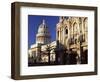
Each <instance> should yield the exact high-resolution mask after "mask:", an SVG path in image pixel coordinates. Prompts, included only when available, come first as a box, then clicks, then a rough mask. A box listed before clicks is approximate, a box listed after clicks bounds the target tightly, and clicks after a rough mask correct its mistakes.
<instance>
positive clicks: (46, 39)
mask: <svg viewBox="0 0 100 82" xmlns="http://www.w3.org/2000/svg"><path fill="white" fill-rule="evenodd" d="M50 41H51V36H50V33H49V30H48V27H47V25H46V23H45V20H43V22H42V24H40V25H39V28H38V33H37V35H36V43H41V44H48V43H50Z"/></svg>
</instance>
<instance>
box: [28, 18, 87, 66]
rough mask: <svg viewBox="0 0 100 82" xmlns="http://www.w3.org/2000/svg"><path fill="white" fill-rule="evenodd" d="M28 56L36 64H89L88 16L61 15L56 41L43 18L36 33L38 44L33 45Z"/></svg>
mask: <svg viewBox="0 0 100 82" xmlns="http://www.w3.org/2000/svg"><path fill="white" fill-rule="evenodd" d="M28 57H29V63H30V62H31V63H34V64H35V63H39V64H40V63H42V64H43V63H47V64H57V65H64V64H87V63H88V18H87V17H59V22H58V23H57V24H56V41H53V42H51V36H50V32H49V30H48V27H47V25H46V23H45V21H44V20H43V22H42V24H40V25H39V28H38V33H37V34H36V44H33V45H31V47H30V49H29V55H28Z"/></svg>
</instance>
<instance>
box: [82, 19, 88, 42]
mask: <svg viewBox="0 0 100 82" xmlns="http://www.w3.org/2000/svg"><path fill="white" fill-rule="evenodd" d="M83 23H84V24H83V25H84V26H83V28H84V39H85V41H86V42H87V39H88V37H87V36H88V33H87V32H88V20H87V18H85V19H84V21H83Z"/></svg>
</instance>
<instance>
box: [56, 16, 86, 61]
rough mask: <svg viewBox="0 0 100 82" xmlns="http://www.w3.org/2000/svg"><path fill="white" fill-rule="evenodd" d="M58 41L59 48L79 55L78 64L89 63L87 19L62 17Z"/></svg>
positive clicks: (57, 36)
mask: <svg viewBox="0 0 100 82" xmlns="http://www.w3.org/2000/svg"><path fill="white" fill-rule="evenodd" d="M56 39H57V40H58V42H59V44H60V45H59V47H60V46H63V47H64V48H66V49H67V51H68V52H75V53H76V54H78V55H77V56H76V58H77V60H78V61H77V63H87V51H88V18H87V17H60V18H59V23H58V24H57V28H56ZM80 59H81V60H82V62H81V60H80Z"/></svg>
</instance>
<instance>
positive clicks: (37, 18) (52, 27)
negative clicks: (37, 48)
mask: <svg viewBox="0 0 100 82" xmlns="http://www.w3.org/2000/svg"><path fill="white" fill-rule="evenodd" d="M43 20H45V23H46V25H47V26H48V29H49V32H50V35H51V40H52V41H54V40H56V24H57V23H58V21H59V16H41V15H28V47H30V45H32V44H35V43H36V34H37V31H38V27H39V25H40V24H41V23H42V21H43Z"/></svg>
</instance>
